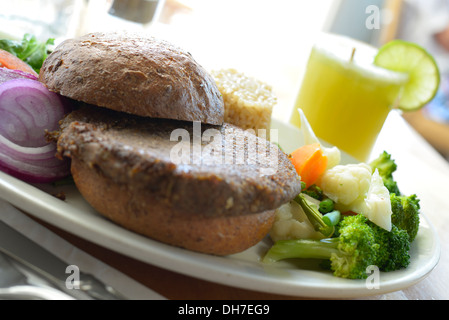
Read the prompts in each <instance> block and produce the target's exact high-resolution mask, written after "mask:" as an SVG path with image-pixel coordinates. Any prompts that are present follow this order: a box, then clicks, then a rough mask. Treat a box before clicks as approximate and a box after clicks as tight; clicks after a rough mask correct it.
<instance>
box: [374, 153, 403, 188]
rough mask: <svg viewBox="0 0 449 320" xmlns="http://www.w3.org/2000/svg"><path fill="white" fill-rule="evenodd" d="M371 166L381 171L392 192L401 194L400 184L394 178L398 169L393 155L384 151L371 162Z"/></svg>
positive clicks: (385, 183) (386, 184) (386, 185)
mask: <svg viewBox="0 0 449 320" xmlns="http://www.w3.org/2000/svg"><path fill="white" fill-rule="evenodd" d="M370 166H371V168H372V169H373V171H374V170H376V169H377V170H378V171H379V175H380V176H381V178H382V180H383V183H384V185H385V187H386V188H387V189H388V191H389V192H390V193H394V194H396V195H400V194H401V192H400V191H399V187H398V184H397V183H396V181H395V180H394V178H393V173H394V172H395V171H396V169H397V165H396V162H395V161H394V160H393V159H392V158H391V155H390V154H389V153H388V152H386V151H384V152H383V153H382V154H381V155H380V156H379V157H378V158H377V159H375V160H373V161H372V162H371V163H370Z"/></svg>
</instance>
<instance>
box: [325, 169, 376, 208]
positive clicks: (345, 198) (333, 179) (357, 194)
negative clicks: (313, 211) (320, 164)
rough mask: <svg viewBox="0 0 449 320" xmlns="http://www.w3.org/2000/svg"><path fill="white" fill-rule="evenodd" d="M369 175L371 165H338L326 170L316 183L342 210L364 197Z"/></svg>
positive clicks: (368, 184) (368, 183)
mask: <svg viewBox="0 0 449 320" xmlns="http://www.w3.org/2000/svg"><path fill="white" fill-rule="evenodd" d="M371 176H372V170H371V167H370V166H369V165H367V164H365V163H359V164H347V165H338V166H335V167H333V168H331V169H329V170H326V172H325V173H324V174H323V176H322V177H321V179H320V181H319V182H318V185H319V187H320V188H321V189H322V190H323V192H324V194H325V195H326V196H328V197H329V198H330V199H332V200H333V201H334V202H336V203H337V204H338V205H340V206H341V208H340V209H341V210H342V211H348V210H345V209H344V208H345V207H351V204H353V203H354V202H355V201H357V200H361V199H364V198H365V196H366V194H367V192H368V190H369V188H370V184H371Z"/></svg>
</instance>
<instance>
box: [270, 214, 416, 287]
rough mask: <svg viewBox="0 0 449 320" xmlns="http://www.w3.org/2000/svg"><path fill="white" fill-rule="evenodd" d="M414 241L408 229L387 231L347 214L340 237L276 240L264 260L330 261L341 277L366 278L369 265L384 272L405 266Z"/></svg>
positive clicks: (339, 227) (408, 261) (340, 225)
mask: <svg viewBox="0 0 449 320" xmlns="http://www.w3.org/2000/svg"><path fill="white" fill-rule="evenodd" d="M409 250H410V242H409V237H408V234H407V233H406V232H404V231H403V230H400V229H398V228H397V227H395V226H394V227H393V229H392V231H391V232H389V231H386V230H385V229H382V228H380V227H378V226H377V225H375V224H373V223H372V222H369V221H368V219H367V218H366V217H365V216H363V215H355V216H347V217H345V218H344V219H342V220H341V221H340V223H339V225H338V237H334V238H327V239H323V240H285V241H278V242H276V243H275V244H274V245H273V247H272V248H271V249H270V250H269V251H268V253H267V254H266V255H265V257H264V259H263V261H264V262H268V263H269V262H275V261H279V260H283V259H289V258H308V259H310V258H313V259H323V260H325V261H329V262H330V269H331V270H332V271H333V274H334V275H335V276H337V277H341V278H348V279H366V278H367V276H368V274H367V268H368V267H369V266H372V265H375V266H378V267H379V269H380V270H381V271H393V270H398V269H401V268H405V267H407V266H408V264H409V263H410V256H409Z"/></svg>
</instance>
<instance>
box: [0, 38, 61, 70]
mask: <svg viewBox="0 0 449 320" xmlns="http://www.w3.org/2000/svg"><path fill="white" fill-rule="evenodd" d="M54 41H55V39H53V38H50V39H48V40H47V41H45V42H43V41H39V40H37V38H36V37H35V36H34V35H31V34H28V33H27V34H25V35H24V36H23V39H22V41H16V40H9V39H0V49H2V50H5V51H8V52H10V53H12V54H14V55H15V56H17V57H18V58H19V59H21V60H23V61H25V62H26V63H28V64H29V65H30V66H31V67H32V68H33V69H34V71H36V72H37V73H39V70H40V69H41V67H42V64H43V63H44V60H45V59H46V58H47V56H48V53H49V52H50V48H49V47H50V46H51V45H53V44H54Z"/></svg>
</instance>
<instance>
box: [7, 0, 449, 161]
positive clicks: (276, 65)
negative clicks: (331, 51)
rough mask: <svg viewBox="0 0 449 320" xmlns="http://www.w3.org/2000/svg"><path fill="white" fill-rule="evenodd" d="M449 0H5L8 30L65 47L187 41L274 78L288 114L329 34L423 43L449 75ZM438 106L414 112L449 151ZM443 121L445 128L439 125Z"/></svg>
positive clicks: (284, 116) (207, 59)
mask: <svg viewBox="0 0 449 320" xmlns="http://www.w3.org/2000/svg"><path fill="white" fill-rule="evenodd" d="M448 1H449V0H314V1H307V0H276V1H273V0H271V1H268V0H0V3H1V7H2V10H1V11H0V37H1V38H16V39H21V38H22V37H23V34H24V33H32V34H34V35H36V36H37V37H38V38H39V39H41V40H46V39H47V38H50V37H52V38H55V39H56V44H58V43H59V42H60V41H62V40H64V39H65V38H70V37H75V36H78V35H82V34H85V33H88V32H94V31H104V30H117V29H128V30H136V31H140V32H145V33H149V34H152V35H155V36H158V37H161V38H165V39H166V40H169V41H172V42H173V43H175V44H177V45H178V46H180V47H183V48H185V49H186V50H188V51H189V52H190V53H191V54H192V55H193V57H194V58H195V59H196V60H197V61H198V62H199V63H200V64H202V65H203V66H204V67H205V68H207V69H209V70H213V69H218V68H235V69H237V70H239V71H241V72H244V73H246V74H247V75H249V76H253V77H255V78H258V79H260V80H262V81H264V82H266V83H268V84H269V85H271V86H272V87H273V90H274V92H275V94H276V95H277V97H278V105H277V107H276V108H275V110H274V112H273V116H274V117H276V118H278V119H280V120H283V121H287V120H288V117H289V116H290V114H291V110H292V108H293V105H294V101H295V99H296V95H297V92H298V88H299V86H300V84H301V80H302V77H303V74H304V71H305V70H304V69H305V66H306V63H307V59H308V56H309V53H310V50H311V47H312V45H313V43H314V39H315V38H316V35H317V34H318V33H319V32H333V33H338V34H342V35H347V36H349V37H352V38H355V39H358V40H361V41H364V42H367V43H369V44H372V45H373V46H377V47H379V46H381V45H382V44H384V43H386V42H388V41H390V40H392V39H394V38H403V39H407V40H411V41H415V42H417V43H419V44H421V45H423V46H425V47H426V48H428V50H429V51H431V53H433V54H434V55H435V57H436V58H437V61H438V63H439V64H440V67H441V70H442V74H445V73H446V68H447V67H446V60H447V57H446V52H447V51H446V50H448V49H446V47H445V45H447V48H449V40H446V37H444V36H443V35H441V34H442V33H444V31H445V30H446V29H447V27H448V26H449V5H448ZM448 33H449V32H448ZM440 35H441V38H440V39H438V37H439V36H440ZM447 39H449V36H448V37H447ZM442 78H443V77H442ZM444 83H445V82H444ZM438 104H439V106H438V108H436V107H434V108H429V110H423V112H419V113H415V114H413V115H407V116H406V118H407V120H408V121H409V122H410V123H411V124H412V125H413V126H415V128H417V130H418V131H420V132H421V133H422V134H423V135H424V136H425V137H426V139H428V140H429V141H430V142H431V143H432V144H433V145H434V146H435V147H436V148H437V149H438V150H439V151H440V152H441V153H443V154H446V153H447V154H449V129H447V126H446V124H447V123H449V116H447V115H448V114H449V112H447V110H446V109H448V108H447V107H442V105H444V106H445V105H446V99H445V94H444V92H443V93H442V96H440V100H439V103H438ZM437 109H438V110H437ZM445 110H446V111H445ZM446 116H447V118H445V117H446ZM426 121H432V122H430V123H427V122H426ZM435 123H437V124H438V126H440V125H441V128H438V129H441V131H438V132H429V131H431V130H430V129H429V128H431V127H432V130H434V129H435V127H436V126H435ZM446 130H447V131H446ZM437 136H438V137H439V138H438V139H437V138H436V137H437ZM442 137H443V138H442Z"/></svg>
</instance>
